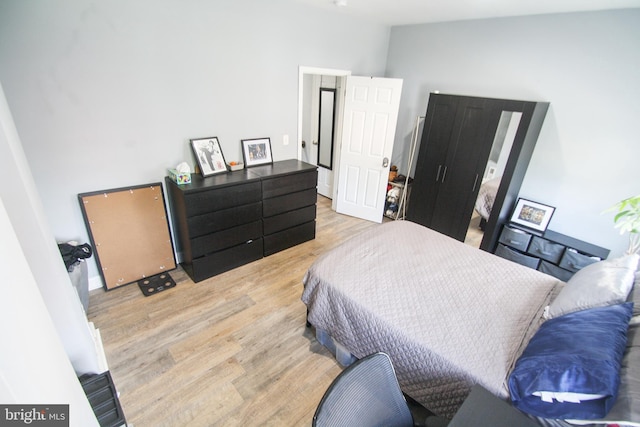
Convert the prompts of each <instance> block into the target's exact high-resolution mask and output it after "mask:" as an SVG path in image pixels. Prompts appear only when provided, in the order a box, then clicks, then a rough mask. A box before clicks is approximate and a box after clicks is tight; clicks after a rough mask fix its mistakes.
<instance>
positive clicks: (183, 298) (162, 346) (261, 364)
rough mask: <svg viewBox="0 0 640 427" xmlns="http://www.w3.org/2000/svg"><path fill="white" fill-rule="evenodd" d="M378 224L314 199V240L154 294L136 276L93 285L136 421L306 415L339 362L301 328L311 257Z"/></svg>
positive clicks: (302, 421) (297, 421)
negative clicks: (108, 287)
mask: <svg viewBox="0 0 640 427" xmlns="http://www.w3.org/2000/svg"><path fill="white" fill-rule="evenodd" d="M377 226H379V225H378V224H375V223H371V222H368V221H363V220H360V219H357V218H352V217H349V216H344V215H339V214H336V213H335V212H333V211H332V210H331V200H329V199H326V198H324V197H322V196H319V197H318V216H317V229H316V239H315V240H312V241H309V242H305V243H303V244H301V245H298V246H295V247H293V248H289V249H287V250H285V251H282V252H278V253H276V254H273V255H270V256H268V257H265V258H263V259H261V260H258V261H255V262H253V263H250V264H247V265H244V266H242V267H239V268H236V269H234V270H231V271H228V272H225V273H223V274H220V275H217V276H215V277H212V278H209V279H206V280H204V281H202V282H199V283H193V281H191V279H190V278H189V277H188V276H187V275H186V274H185V273H184V271H182V270H181V269H180V268H178V269H177V270H175V271H172V272H171V273H170V274H171V276H172V277H173V278H174V280H175V281H176V283H177V286H176V287H175V288H171V289H168V290H166V291H163V292H161V293H159V294H157V295H153V296H151V297H144V296H143V295H142V293H141V292H140V290H139V289H138V287H137V286H135V285H129V286H124V287H121V288H118V289H116V290H112V291H109V292H105V291H103V290H96V291H92V292H91V294H90V306H89V320H90V321H92V322H94V324H95V325H96V327H97V328H99V329H100V332H101V335H102V339H103V342H104V347H105V352H106V354H107V360H108V362H109V367H110V371H111V374H112V377H113V379H114V382H115V384H116V387H117V388H118V391H119V392H120V402H121V404H122V407H123V410H124V412H125V416H126V418H127V421H128V422H129V423H130V424H133V425H139V426H150V425H153V426H183V425H189V426H234V425H244V426H253V425H255V426H257V425H261V426H264V425H266V426H270V425H272V426H282V425H310V424H311V419H312V417H313V413H314V412H315V409H316V406H317V404H318V402H319V401H320V398H321V397H322V395H323V394H324V392H325V390H326V389H327V387H328V386H329V385H330V384H331V381H333V379H334V378H335V377H336V376H337V375H338V373H339V372H340V371H341V367H340V366H339V365H338V363H337V362H336V361H335V359H334V358H333V356H331V354H330V353H329V351H328V350H326V349H325V348H324V347H322V346H321V345H320V344H319V343H318V342H317V341H316V339H315V337H314V336H313V333H312V332H311V330H309V329H308V328H306V327H305V315H306V307H305V306H304V304H303V303H302V302H301V301H300V296H301V293H302V277H303V276H304V273H305V272H306V270H307V268H308V267H309V266H310V265H311V263H312V262H313V261H314V260H315V259H316V258H317V257H318V256H319V255H321V254H323V253H324V252H326V251H327V250H329V249H331V248H333V247H335V246H336V245H338V244H340V243H341V242H343V241H345V240H346V239H348V238H349V237H351V236H353V235H355V234H358V233H360V232H363V231H366V230H373V229H375V227H377Z"/></svg>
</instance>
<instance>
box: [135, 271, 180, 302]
mask: <svg viewBox="0 0 640 427" xmlns="http://www.w3.org/2000/svg"><path fill="white" fill-rule="evenodd" d="M175 285H176V282H175V280H173V279H172V278H171V276H170V275H169V273H160V274H156V275H155V276H151V277H147V278H145V279H142V280H138V286H140V290H141V291H142V293H143V294H144V296H145V297H148V296H149V295H154V294H157V293H158V292H162V291H164V290H166V289H169V288H173V287H174V286H175Z"/></svg>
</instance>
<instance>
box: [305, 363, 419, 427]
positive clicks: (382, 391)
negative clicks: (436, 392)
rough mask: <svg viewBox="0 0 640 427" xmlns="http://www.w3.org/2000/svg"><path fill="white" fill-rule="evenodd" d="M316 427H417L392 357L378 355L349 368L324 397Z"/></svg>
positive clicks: (319, 408) (316, 419)
mask: <svg viewBox="0 0 640 427" xmlns="http://www.w3.org/2000/svg"><path fill="white" fill-rule="evenodd" d="M313 426H318V427H331V426H341V427H342V426H358V427H373V426H398V427H402V426H407V427H411V426H413V417H412V416H411V411H410V410H409V407H408V406H407V401H406V400H405V398H404V395H403V394H402V391H401V390H400V386H399V385H398V380H397V378H396V373H395V371H394V370H393V365H392V364H391V359H389V356H387V355H386V354H385V353H375V354H372V355H370V356H366V357H364V358H362V359H360V360H358V361H356V362H354V363H353V364H351V365H350V366H349V367H347V368H345V370H344V371H342V372H341V373H340V375H338V377H337V378H336V379H335V380H333V383H331V386H329V388H328V389H327V391H326V392H325V394H324V396H323V397H322V400H321V401H320V404H319V405H318V408H317V409H316V413H315V415H314V416H313Z"/></svg>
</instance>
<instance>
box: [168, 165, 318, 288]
mask: <svg viewBox="0 0 640 427" xmlns="http://www.w3.org/2000/svg"><path fill="white" fill-rule="evenodd" d="M165 180H166V185H167V192H168V194H169V204H170V207H171V213H172V219H173V227H174V234H175V240H176V247H177V250H178V253H179V255H180V256H181V259H182V263H181V264H182V267H183V268H184V270H185V271H186V272H187V273H188V274H189V276H191V278H192V279H193V281H194V282H199V281H201V280H204V279H206V278H209V277H211V276H215V275H217V274H220V273H223V272H225V271H227V270H231V269H233V268H236V267H239V266H241V265H244V264H247V263H249V262H252V261H255V260H258V259H260V258H262V257H263V256H267V255H271V254H273V253H276V252H279V251H281V250H284V249H286V248H289V247H291V246H295V245H297V244H300V243H302V242H305V241H307V240H312V239H314V238H315V218H316V198H317V196H316V183H317V168H316V167H315V166H313V165H310V164H308V163H304V162H300V161H298V160H284V161H281V162H275V163H273V164H270V165H264V166H258V167H254V168H250V169H243V170H240V171H234V172H228V173H225V174H220V175H213V176H210V177H207V178H203V177H202V176H200V175H195V174H194V175H192V177H191V180H192V181H191V183H190V184H186V185H177V184H176V183H175V182H174V181H172V180H171V179H169V177H166V178H165Z"/></svg>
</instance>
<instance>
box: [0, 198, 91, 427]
mask: <svg viewBox="0 0 640 427" xmlns="http://www.w3.org/2000/svg"><path fill="white" fill-rule="evenodd" d="M0 235H2V240H0V269H1V270H2V273H3V280H2V282H1V283H0V313H2V321H1V322H0V337H2V343H3V351H2V352H0V402H2V403H3V404H23V405H24V404H68V405H69V413H70V425H71V426H74V427H75V426H77V427H84V426H97V425H98V422H97V420H96V418H95V415H94V414H93V410H92V409H91V406H90V405H89V401H88V400H87V398H86V396H85V394H84V391H83V390H82V387H81V386H80V382H79V381H78V379H77V378H76V376H75V372H74V370H73V367H72V366H71V364H70V363H69V359H68V358H67V354H66V353H65V351H64V348H63V346H62V345H61V343H60V340H59V339H58V334H57V333H56V330H55V328H54V327H53V323H52V321H51V318H50V317H49V314H48V311H47V307H46V306H45V304H44V301H43V300H42V297H41V296H40V293H39V291H38V287H37V286H36V282H35V280H34V277H33V275H32V274H31V270H30V268H29V265H28V264H27V260H26V258H25V256H24V254H23V252H22V249H21V247H20V242H19V241H18V238H17V236H16V233H15V231H14V228H13V227H12V225H11V221H10V220H9V216H8V214H7V212H6V211H5V206H4V203H3V202H2V199H1V198H0ZM18 326H19V327H18Z"/></svg>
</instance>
